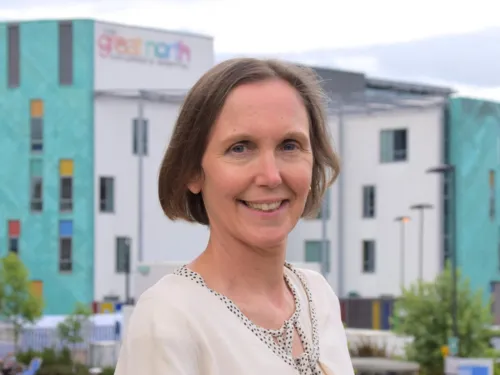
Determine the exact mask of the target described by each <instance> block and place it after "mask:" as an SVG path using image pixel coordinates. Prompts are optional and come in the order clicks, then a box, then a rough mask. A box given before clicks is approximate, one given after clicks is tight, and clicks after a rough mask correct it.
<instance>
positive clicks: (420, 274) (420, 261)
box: [410, 203, 433, 281]
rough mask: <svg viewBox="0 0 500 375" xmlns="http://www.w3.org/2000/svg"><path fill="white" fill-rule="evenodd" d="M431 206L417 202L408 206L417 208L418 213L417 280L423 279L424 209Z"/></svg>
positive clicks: (431, 206)
mask: <svg viewBox="0 0 500 375" xmlns="http://www.w3.org/2000/svg"><path fill="white" fill-rule="evenodd" d="M431 208H433V205H432V204H429V203H419V204H414V205H413V206H411V207H410V209H411V210H418V211H419V213H420V215H419V216H420V233H419V244H418V245H419V246H418V252H419V254H418V280H419V281H422V280H423V273H424V211H425V210H428V209H431Z"/></svg>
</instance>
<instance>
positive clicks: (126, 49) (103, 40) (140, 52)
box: [97, 30, 191, 67]
mask: <svg viewBox="0 0 500 375" xmlns="http://www.w3.org/2000/svg"><path fill="white" fill-rule="evenodd" d="M97 48H98V50H99V51H98V53H99V56H100V57H102V58H109V59H117V60H126V61H133V62H140V63H147V64H158V65H168V66H171V65H179V66H184V67H187V66H188V65H189V63H190V62H191V49H190V48H189V46H188V45H187V44H186V43H184V42H183V41H176V42H173V43H167V42H163V41H157V40H150V39H143V38H140V37H135V38H128V37H124V36H121V35H119V34H118V33H117V32H116V31H114V30H106V31H105V32H103V33H102V34H101V35H100V36H99V37H98V38H97Z"/></svg>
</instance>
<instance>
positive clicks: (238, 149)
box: [229, 142, 248, 154]
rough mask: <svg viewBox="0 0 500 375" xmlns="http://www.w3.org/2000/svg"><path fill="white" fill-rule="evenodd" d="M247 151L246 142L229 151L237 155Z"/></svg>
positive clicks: (234, 146) (232, 147)
mask: <svg viewBox="0 0 500 375" xmlns="http://www.w3.org/2000/svg"><path fill="white" fill-rule="evenodd" d="M247 150H248V145H247V143H246V142H240V143H237V144H235V145H233V146H231V148H230V149H229V151H230V152H233V153H235V154H241V153H243V152H245V151H247Z"/></svg>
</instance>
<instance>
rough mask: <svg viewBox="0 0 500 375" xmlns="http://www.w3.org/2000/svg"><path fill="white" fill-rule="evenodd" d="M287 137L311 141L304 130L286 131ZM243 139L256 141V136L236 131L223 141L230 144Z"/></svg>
mask: <svg viewBox="0 0 500 375" xmlns="http://www.w3.org/2000/svg"><path fill="white" fill-rule="evenodd" d="M286 139H297V140H298V141H301V142H309V134H307V133H305V132H302V131H289V132H286V133H285V134H284V135H283V137H282V140H286ZM241 141H254V142H255V141H256V137H255V135H254V134H252V133H246V132H242V133H234V134H231V135H230V136H228V137H226V138H224V139H223V141H222V142H223V143H224V144H228V145H230V144H233V143H237V142H241Z"/></svg>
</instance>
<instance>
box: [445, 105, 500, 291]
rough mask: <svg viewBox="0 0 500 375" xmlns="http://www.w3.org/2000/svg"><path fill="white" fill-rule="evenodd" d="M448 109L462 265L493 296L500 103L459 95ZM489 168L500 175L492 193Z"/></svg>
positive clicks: (499, 206)
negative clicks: (491, 292) (454, 167)
mask: <svg viewBox="0 0 500 375" xmlns="http://www.w3.org/2000/svg"><path fill="white" fill-rule="evenodd" d="M449 109H450V119H449V121H450V123H449V129H450V131H449V133H450V134H449V136H450V146H451V147H450V154H449V155H448V158H449V160H450V162H451V163H452V164H454V165H455V166H456V179H457V181H456V184H457V201H456V208H457V232H458V234H457V255H458V258H457V260H458V266H459V268H460V270H461V272H462V274H463V276H464V277H467V278H469V279H470V283H471V287H472V288H474V289H482V291H483V292H484V298H485V300H488V299H489V298H490V296H491V294H490V283H491V281H494V280H500V264H499V257H498V246H499V238H498V233H499V227H500V155H499V152H500V149H499V146H500V103H494V102H488V101H482V100H475V99H468V98H454V99H452V100H451V101H450V104H449ZM490 171H494V173H495V175H496V183H495V187H494V189H493V192H491V187H490V183H489V174H490ZM491 193H493V194H491ZM491 198H493V200H490V199H491ZM492 209H493V210H492ZM495 211H496V212H495ZM492 212H494V215H493V216H492V215H491V213H492ZM449 219H450V218H448V220H449ZM448 224H449V221H448Z"/></svg>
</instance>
